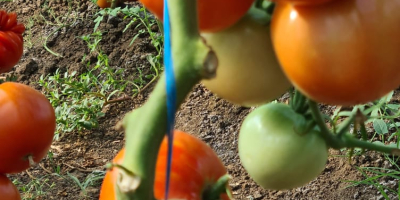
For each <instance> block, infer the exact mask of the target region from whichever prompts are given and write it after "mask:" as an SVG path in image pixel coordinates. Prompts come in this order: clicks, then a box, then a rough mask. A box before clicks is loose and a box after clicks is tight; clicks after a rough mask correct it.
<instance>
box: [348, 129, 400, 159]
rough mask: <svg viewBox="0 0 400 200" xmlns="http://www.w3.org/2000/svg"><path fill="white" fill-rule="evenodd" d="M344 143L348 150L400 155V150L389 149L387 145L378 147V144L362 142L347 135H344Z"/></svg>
mask: <svg viewBox="0 0 400 200" xmlns="http://www.w3.org/2000/svg"><path fill="white" fill-rule="evenodd" d="M342 138H343V141H344V146H345V147H347V148H363V149H369V150H373V151H379V152H383V153H388V154H392V155H397V156H399V155H400V149H396V148H393V147H388V146H385V145H378V144H373V143H371V142H367V141H362V140H359V139H356V138H354V137H353V136H351V135H349V134H346V135H344V137H342Z"/></svg>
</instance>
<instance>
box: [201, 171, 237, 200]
mask: <svg viewBox="0 0 400 200" xmlns="http://www.w3.org/2000/svg"><path fill="white" fill-rule="evenodd" d="M230 179H231V176H229V175H228V174H226V175H224V176H221V178H219V179H218V180H217V182H215V183H214V184H213V185H211V187H210V188H208V189H206V190H205V191H204V193H203V196H202V200H216V199H220V195H221V194H227V193H228V192H230V191H227V186H228V182H229V180H230ZM228 196H229V195H228Z"/></svg>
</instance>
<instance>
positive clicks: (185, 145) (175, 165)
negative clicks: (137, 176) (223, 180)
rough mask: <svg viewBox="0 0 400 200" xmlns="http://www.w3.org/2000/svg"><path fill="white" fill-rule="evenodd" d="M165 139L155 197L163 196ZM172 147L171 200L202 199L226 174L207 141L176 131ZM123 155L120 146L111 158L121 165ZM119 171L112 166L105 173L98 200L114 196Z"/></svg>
mask: <svg viewBox="0 0 400 200" xmlns="http://www.w3.org/2000/svg"><path fill="white" fill-rule="evenodd" d="M167 141H168V140H167V137H165V138H164V140H163V142H162V143H161V146H160V149H159V152H158V158H157V164H156V171H155V183H154V195H155V197H156V199H165V198H164V196H165V194H164V192H165V177H166V174H165V172H166V167H167V166H166V161H167V150H168V145H167ZM172 148H173V152H174V153H173V162H172V169H171V181H170V190H169V198H170V199H186V200H201V199H202V195H203V194H204V193H205V192H207V189H208V188H209V187H210V186H212V185H213V184H214V183H215V182H216V181H217V180H218V179H219V178H220V177H222V176H224V175H225V174H226V173H227V171H226V169H225V167H224V165H223V164H222V162H221V161H220V160H219V158H218V156H217V155H216V154H215V152H214V151H213V150H212V149H211V148H210V147H209V146H208V145H207V144H206V143H204V142H203V141H201V140H199V139H197V138H196V137H194V136H192V135H190V134H188V133H185V132H182V131H178V130H175V131H174V142H173V147H172ZM124 154H125V149H122V150H121V151H120V152H119V153H118V154H117V155H116V156H115V158H114V159H113V163H116V164H121V163H122V161H123V158H124ZM118 170H119V169H118V168H117V167H114V168H113V169H112V170H110V171H108V172H107V173H106V176H105V177H104V180H103V184H102V186H101V190H100V200H114V199H116V196H115V189H114V187H115V182H116V178H117V176H118ZM226 187H227V188H228V187H229V186H228V185H227V186H226ZM220 199H221V200H228V199H229V198H228V196H227V194H221V195H220Z"/></svg>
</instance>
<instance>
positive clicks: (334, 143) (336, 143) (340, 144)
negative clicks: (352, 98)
mask: <svg viewBox="0 0 400 200" xmlns="http://www.w3.org/2000/svg"><path fill="white" fill-rule="evenodd" d="M308 104H309V106H310V110H311V112H312V115H313V118H314V120H315V121H316V123H317V125H318V127H319V128H320V133H321V136H322V137H323V138H324V139H325V141H326V143H327V144H328V146H330V147H332V148H334V149H342V148H350V149H353V148H362V149H369V150H374V151H379V152H383V153H388V154H392V155H397V156H400V149H397V148H392V147H388V146H384V145H379V144H373V143H371V142H368V141H362V140H359V139H357V138H354V137H353V136H352V135H351V134H349V133H348V132H347V131H344V129H346V127H347V128H348V127H349V126H350V124H351V122H352V121H354V119H357V113H356V114H355V115H353V116H354V117H355V118H353V117H350V118H349V119H348V120H347V121H346V123H347V124H345V125H344V126H343V127H342V128H341V130H340V131H339V133H340V134H336V135H334V134H333V133H332V132H331V131H330V130H329V128H328V127H327V126H326V124H325V121H324V119H323V117H322V114H321V112H320V110H319V108H318V104H317V103H316V102H314V101H312V100H309V102H308ZM346 130H348V129H346ZM345 133H346V134H345Z"/></svg>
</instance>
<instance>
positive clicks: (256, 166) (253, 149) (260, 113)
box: [239, 103, 328, 190]
mask: <svg viewBox="0 0 400 200" xmlns="http://www.w3.org/2000/svg"><path fill="white" fill-rule="evenodd" d="M299 122H305V120H304V117H303V116H302V115H299V114H297V113H295V112H294V111H293V109H292V108H290V107H289V106H288V105H285V104H281V103H270V104H266V105H263V106H261V107H258V108H257V109H255V110H253V111H252V112H251V113H250V114H249V115H248V116H247V117H246V118H245V120H244V121H243V124H242V126H241V129H240V133H239V156H240V160H241V162H242V165H243V166H244V168H245V169H246V171H247V172H248V173H249V175H250V177H252V178H253V179H254V181H255V182H257V184H259V185H260V186H262V187H263V188H265V189H272V190H284V189H292V188H296V187H299V186H303V185H305V184H307V183H308V182H310V181H312V180H313V179H315V178H316V177H317V176H318V175H319V174H320V173H321V172H322V171H323V169H324V168H325V164H326V162H327V158H328V148H327V145H326V142H325V141H324V140H323V139H322V138H321V137H320V136H319V134H318V132H316V131H315V130H313V131H311V132H308V133H298V132H296V131H295V130H297V129H298V127H299Z"/></svg>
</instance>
